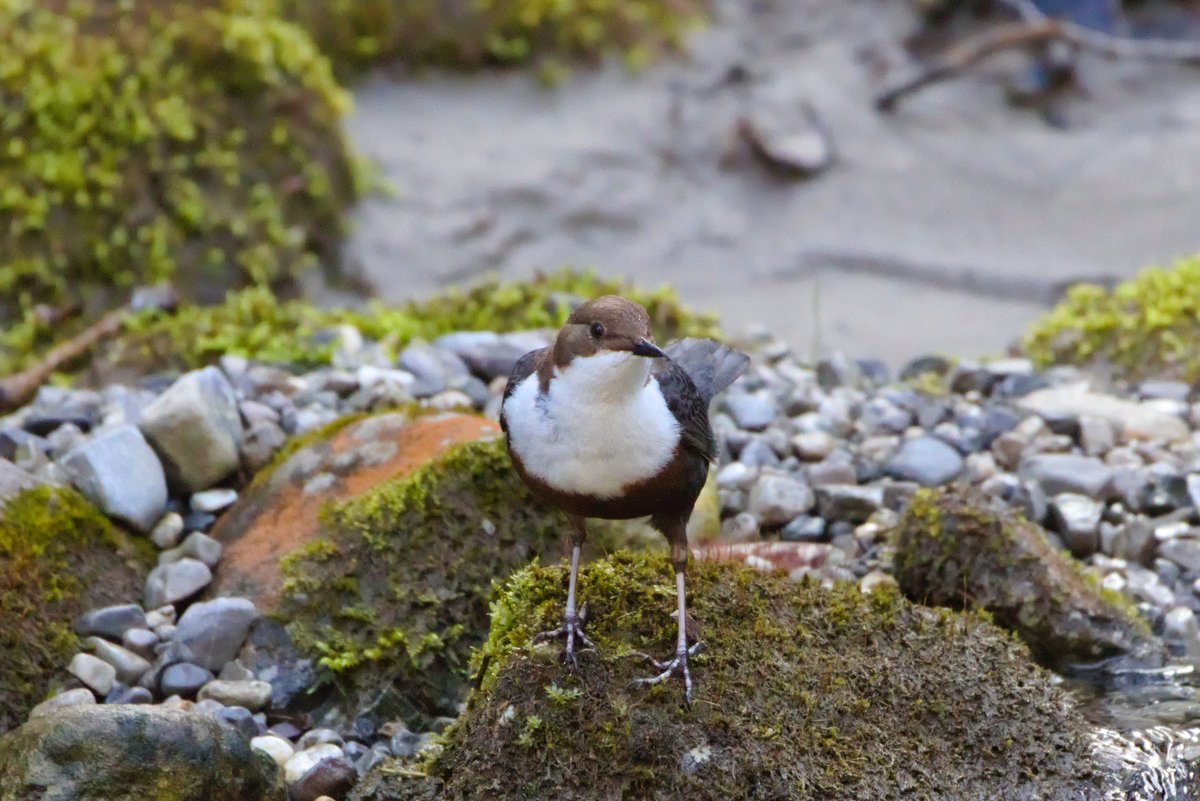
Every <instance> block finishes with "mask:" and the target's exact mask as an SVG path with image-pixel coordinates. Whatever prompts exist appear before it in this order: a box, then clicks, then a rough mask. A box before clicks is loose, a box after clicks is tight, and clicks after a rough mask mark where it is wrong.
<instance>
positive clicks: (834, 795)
mask: <svg viewBox="0 0 1200 801" xmlns="http://www.w3.org/2000/svg"><path fill="white" fill-rule="evenodd" d="M565 573H566V571H565V569H563V568H561V567H532V568H530V569H528V570H526V571H524V572H522V573H520V574H518V575H517V576H516V577H515V578H514V579H513V581H512V582H511V583H510V584H509V586H508V587H507V589H506V591H505V593H504V595H503V596H502V597H501V599H500V600H499V602H498V603H497V604H496V608H495V611H494V614H493V618H492V629H491V634H490V637H489V641H488V645H487V647H486V650H485V651H484V656H483V658H484V664H485V665H486V671H485V673H484V676H483V681H482V686H481V689H480V690H479V691H478V692H477V693H476V694H474V695H473V696H472V698H471V701H470V704H469V708H468V710H467V711H466V713H465V714H464V716H463V717H462V718H461V719H460V720H459V721H458V722H457V723H456V724H455V725H454V726H453V727H452V728H451V729H450V730H449V732H448V733H447V735H446V738H445V742H444V747H443V749H442V750H441V751H440V752H439V753H437V754H435V755H432V756H431V757H430V758H429V759H428V761H427V762H425V763H424V764H419V765H415V766H413V765H409V766H407V767H403V766H394V765H384V766H383V767H381V768H380V769H378V770H376V771H375V772H373V773H371V774H370V775H368V777H366V779H365V780H364V781H363V782H362V783H361V784H360V785H359V787H358V788H357V789H356V791H355V792H354V794H353V796H352V798H353V799H355V801H400V800H401V799H403V800H404V801H409V800H411V799H422V800H423V801H432V800H433V799H441V800H448V799H478V798H488V799H492V801H501V800H502V799H514V801H516V799H526V798H556V799H562V800H563V801H570V800H571V799H581V800H582V799H588V801H593V800H595V799H623V798H637V799H645V800H647V801H648V800H649V799H663V800H664V801H665V800H666V799H672V801H674V799H681V798H686V799H689V801H706V800H707V799H713V800H714V801H715V800H716V799H722V801H723V800H724V799H729V798H753V799H821V801H861V799H868V798H869V799H881V800H882V799H901V798H906V799H907V798H920V799H945V801H950V800H951V799H953V800H954V801H961V800H962V799H968V798H972V799H973V798H1007V799H1022V798H1028V799H1031V798H1087V797H1092V795H1091V794H1092V793H1094V791H1095V788H1096V786H1097V782H1098V778H1097V777H1095V776H1093V774H1092V771H1091V768H1090V764H1089V758H1088V753H1087V738H1086V735H1085V728H1086V727H1085V726H1084V724H1083V722H1082V720H1081V718H1080V716H1079V715H1078V713H1077V712H1076V711H1075V709H1074V707H1073V704H1072V703H1071V701H1070V699H1068V698H1067V697H1066V696H1065V695H1064V694H1063V693H1062V692H1061V691H1060V690H1059V689H1057V688H1056V687H1055V686H1053V684H1052V683H1051V681H1050V677H1049V675H1048V674H1047V673H1045V672H1044V671H1043V670H1042V669H1041V668H1039V667H1037V666H1036V665H1034V664H1033V663H1032V662H1031V661H1030V660H1029V658H1028V654H1027V652H1026V651H1025V649H1024V648H1023V647H1022V646H1021V645H1020V644H1019V643H1017V642H1015V641H1014V640H1013V639H1012V638H1011V637H1009V636H1008V635H1007V634H1005V633H1004V632H1001V631H1000V630H998V629H996V628H994V627H992V626H991V625H989V624H988V623H986V622H984V621H982V620H981V619H980V618H978V617H975V616H973V615H969V614H967V615H964V614H959V613H953V612H950V611H948V610H932V609H928V608H924V607H919V606H914V605H911V604H909V603H908V602H907V601H905V600H904V599H903V598H902V597H901V596H900V595H899V594H898V593H896V592H895V591H884V590H880V591H876V592H873V593H869V594H863V593H862V592H861V591H860V590H859V588H858V587H857V586H856V585H854V584H839V585H835V586H834V588H833V589H831V590H824V589H821V588H820V587H819V586H817V585H816V584H815V583H813V582H810V581H802V582H792V581H789V580H787V579H786V578H784V577H782V576H764V575H762V574H760V573H758V572H756V571H754V570H752V569H750V568H747V567H744V566H734V565H729V564H720V563H712V562H703V563H699V564H697V565H695V566H694V569H693V570H692V571H690V573H689V586H688V595H689V600H690V603H691V610H690V611H691V614H692V615H694V617H695V619H696V620H697V621H698V622H699V626H700V634H701V637H702V639H703V640H704V641H705V642H706V643H707V646H708V647H707V650H706V651H705V652H704V653H703V655H701V656H699V657H697V658H695V659H694V662H693V678H694V680H695V681H696V695H697V699H696V701H695V703H694V704H693V705H692V707H691V708H688V707H686V706H685V705H684V704H683V703H682V695H683V691H682V688H681V687H680V686H679V684H678V683H669V684H666V685H659V686H656V687H653V688H631V687H630V682H631V680H632V679H634V678H636V677H640V676H644V675H646V673H647V670H648V667H647V666H646V665H645V664H644V663H643V662H642V661H641V660H639V659H637V658H634V657H633V654H632V652H633V651H634V650H645V651H649V652H651V653H654V654H657V655H662V654H663V653H664V652H665V651H666V650H669V649H670V647H671V645H672V643H673V639H674V636H673V635H674V629H675V623H674V621H673V620H672V619H671V617H670V616H669V613H670V611H671V609H672V608H673V606H674V602H673V595H674V586H673V584H674V582H673V581H672V580H671V569H670V565H669V563H668V561H667V560H666V558H664V557H657V556H656V557H646V556H634V555H629V554H625V553H621V554H617V555H614V556H613V557H611V558H609V559H606V560H603V561H600V562H595V563H592V564H589V565H588V566H587V567H586V568H585V569H584V571H583V574H582V578H581V584H580V592H581V595H582V597H583V598H585V599H587V601H588V603H589V605H590V607H591V610H592V613H591V617H590V619H589V621H588V623H589V629H588V631H589V634H590V636H591V637H592V638H593V639H594V640H595V641H596V645H597V648H598V652H591V651H585V652H584V653H583V654H582V656H581V658H580V664H579V667H578V669H577V670H576V671H574V672H572V671H571V670H569V669H568V668H566V667H565V666H563V665H561V664H559V662H558V660H557V658H556V651H557V648H556V647H554V646H549V647H548V646H538V647H533V648H531V647H530V646H529V645H528V643H529V640H530V637H531V635H532V634H533V633H534V632H536V631H538V630H541V629H544V628H546V627H548V626H553V625H555V624H556V623H557V621H558V618H559V615H561V605H562V601H563V595H564V590H563V584H564V582H565Z"/></svg>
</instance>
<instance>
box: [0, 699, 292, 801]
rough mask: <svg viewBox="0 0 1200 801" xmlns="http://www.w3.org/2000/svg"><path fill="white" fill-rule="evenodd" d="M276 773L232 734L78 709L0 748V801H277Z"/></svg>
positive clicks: (124, 711)
mask: <svg viewBox="0 0 1200 801" xmlns="http://www.w3.org/2000/svg"><path fill="white" fill-rule="evenodd" d="M285 798H287V790H286V788H285V787H284V784H283V776H282V775H281V771H280V770H279V767H278V766H277V765H276V764H275V763H274V762H273V761H272V760H271V758H270V757H268V756H267V755H266V754H264V753H262V752H261V751H258V750H256V749H253V748H251V747H250V743H249V742H248V741H247V740H246V738H245V736H243V735H242V734H241V733H240V732H238V731H237V730H236V729H234V728H233V727H231V726H224V725H222V724H220V723H218V722H217V721H216V719H214V718H212V717H210V716H208V715H198V714H193V713H189V712H185V711H183V710H179V709H164V708H162V707H155V706H140V705H126V704H120V705H112V706H77V707H67V708H64V709H58V710H55V711H54V712H52V713H50V714H48V715H45V716H41V717H37V718H34V719H32V720H30V721H29V722H28V723H26V724H25V725H24V726H22V727H21V728H19V729H17V730H15V731H13V732H10V733H9V734H7V735H6V736H5V737H3V738H0V801H32V799H45V801H50V799H56V800H57V799H81V800H82V799H87V801H284V799H285Z"/></svg>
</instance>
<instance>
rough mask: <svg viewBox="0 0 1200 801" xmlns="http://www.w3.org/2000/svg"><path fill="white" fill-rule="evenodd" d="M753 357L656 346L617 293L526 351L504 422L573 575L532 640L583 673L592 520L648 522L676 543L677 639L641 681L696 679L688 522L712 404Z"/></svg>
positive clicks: (689, 345)
mask: <svg viewBox="0 0 1200 801" xmlns="http://www.w3.org/2000/svg"><path fill="white" fill-rule="evenodd" d="M748 363H749V358H748V357H747V356H746V355H745V354H744V353H740V352H738V351H735V350H732V349H731V348H727V347H725V346H723V345H720V344H718V343H716V342H713V341H712V340H708V339H685V340H681V341H679V342H675V343H672V344H671V345H669V346H668V347H667V349H666V350H665V351H663V350H662V349H660V348H659V347H658V346H656V345H655V344H654V341H653V338H652V335H651V332H650V315H649V314H647V313H646V310H645V309H644V308H643V307H642V306H641V305H639V304H637V303H634V302H633V301H630V300H627V299H625V298H621V297H617V296H615V295H607V296H604V297H601V298H597V299H595V300H592V301H589V302H587V303H584V304H583V305H581V306H579V307H578V308H577V309H575V310H574V312H572V314H571V316H570V317H569V318H568V319H567V322H566V324H565V325H564V326H563V327H562V329H561V330H560V331H559V332H558V336H557V337H556V339H555V341H554V344H553V345H551V346H550V347H548V348H542V349H540V350H535V351H532V352H530V353H527V354H525V355H524V356H522V357H521V359H519V360H518V361H517V363H516V365H515V366H514V367H513V370H512V374H511V375H510V376H509V379H508V386H507V387H506V388H505V390H504V401H503V404H502V406H501V411H500V425H501V427H502V428H503V429H504V432H505V435H506V436H507V441H508V450H509V453H510V454H511V456H512V460H513V464H514V465H515V466H516V469H517V472H518V473H519V474H520V476H521V478H522V479H523V480H524V481H525V483H526V484H527V485H528V486H529V488H530V489H531V490H532V491H533V494H534V495H535V496H536V497H537V498H539V499H540V500H542V501H544V502H546V503H548V504H550V505H552V506H557V507H559V508H561V509H563V510H564V511H565V512H566V513H567V515H568V517H569V520H570V524H571V534H572V538H571V576H570V581H569V583H568V589H567V607H566V614H565V616H564V618H563V624H562V626H560V627H559V628H557V629H554V630H553V631H547V632H542V633H541V634H539V635H537V637H535V638H534V641H535V642H538V641H543V640H548V639H556V638H559V637H562V638H564V639H565V640H566V644H565V650H564V652H563V658H564V660H565V661H566V662H567V663H568V664H569V665H572V666H574V664H575V643H576V641H579V642H580V643H582V645H583V646H585V647H589V648H590V647H593V646H592V642H591V641H590V640H589V639H588V637H587V635H586V634H584V632H583V624H584V619H585V617H586V605H584V606H583V607H582V608H581V609H580V610H577V608H576V595H575V589H576V581H577V577H578V573H579V558H580V550H581V548H582V546H583V542H584V540H585V538H586V537H587V527H586V524H585V522H584V518H587V517H599V518H607V519H615V520H624V519H630V518H638V517H649V518H650V524H651V525H652V526H654V528H656V529H658V531H660V532H661V533H662V534H663V536H665V537H666V538H667V542H668V543H669V544H670V546H671V561H672V563H673V564H674V567H675V591H676V594H677V597H678V616H679V620H678V624H679V638H678V641H677V643H676V647H675V654H674V656H673V657H672V658H670V659H668V660H666V661H662V662H660V661H658V660H656V659H653V658H652V657H649V656H647V657H646V658H647V659H648V660H649V661H650V662H651V663H653V664H654V665H655V668H656V669H657V670H659V671H660V672H659V673H658V674H656V675H654V676H651V677H649V678H645V679H639V680H638V682H637V683H638V684H641V685H646V684H657V683H659V682H663V681H666V680H667V679H669V678H671V677H672V676H679V677H681V678H682V679H683V682H684V687H685V694H686V698H687V700H688V702H689V703H690V702H691V697H692V678H691V674H690V672H689V671H688V657H689V656H691V655H693V654H695V653H696V651H697V650H699V649H700V648H701V647H702V645H701V643H696V644H695V645H693V646H692V647H691V648H690V649H689V647H688V642H687V633H686V621H687V611H686V600H685V592H684V583H685V582H684V575H685V571H686V569H687V558H688V542H687V530H686V527H687V522H688V518H689V517H690V516H691V513H692V507H693V506H694V505H695V503H696V498H697V497H698V496H699V495H700V490H701V489H702V488H703V487H704V483H705V481H706V479H707V477H708V467H709V464H710V462H712V461H713V460H714V459H715V458H716V439H715V438H714V436H713V432H712V428H711V427H710V425H709V422H708V405H709V401H710V400H711V399H712V397H713V396H714V395H715V394H716V393H718V392H720V391H721V390H722V389H724V388H725V387H727V386H729V385H730V384H732V383H733V381H734V380H735V379H736V378H737V377H738V376H739V375H741V374H742V372H743V371H744V370H745V369H746V366H747V364H748Z"/></svg>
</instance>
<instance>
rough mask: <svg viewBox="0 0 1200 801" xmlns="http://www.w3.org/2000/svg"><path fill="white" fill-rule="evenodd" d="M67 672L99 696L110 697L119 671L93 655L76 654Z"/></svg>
mask: <svg viewBox="0 0 1200 801" xmlns="http://www.w3.org/2000/svg"><path fill="white" fill-rule="evenodd" d="M67 671H68V672H70V674H71V675H72V676H74V677H75V678H77V679H79V680H80V681H81V682H83V683H84V684H86V685H87V686H88V687H90V688H91V689H92V691H94V692H95V693H96V695H99V696H105V695H108V693H109V692H110V691H111V690H112V688H113V682H114V681H116V678H117V671H116V669H115V668H114V667H113V666H112V665H110V664H108V663H107V662H105V661H104V660H102V659H100V658H99V657H95V656H92V655H91V654H75V656H74V658H72V659H71V664H70V665H68V666H67Z"/></svg>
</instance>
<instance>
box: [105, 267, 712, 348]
mask: <svg viewBox="0 0 1200 801" xmlns="http://www.w3.org/2000/svg"><path fill="white" fill-rule="evenodd" d="M605 294H623V295H625V296H626V297H629V298H632V299H634V300H636V301H638V302H639V303H641V304H642V305H644V306H645V307H646V308H647V310H648V311H649V312H650V319H651V323H652V325H653V326H654V331H655V336H656V337H658V339H659V341H663V342H665V341H668V340H671V339H677V338H680V337H684V336H714V335H716V334H717V325H716V320H715V318H713V317H711V316H709V315H705V314H697V313H694V312H691V311H689V310H687V309H686V308H684V307H683V306H682V304H680V302H679V299H678V297H676V295H675V293H674V292H673V291H671V290H670V289H668V288H666V287H663V288H660V289H656V290H643V289H638V288H637V287H634V286H631V285H629V284H626V283H625V282H622V281H619V280H611V279H603V278H599V277H597V276H596V275H595V274H593V273H590V272H576V271H573V270H560V271H557V272H554V273H549V274H544V275H537V276H535V277H534V278H532V279H530V280H528V281H518V282H512V283H501V282H500V281H499V280H498V279H495V278H491V279H487V280H484V281H481V282H479V283H477V284H475V285H473V286H471V287H469V288H467V289H465V290H450V291H448V292H446V293H443V294H441V295H436V296H434V297H432V298H429V299H426V300H423V301H413V302H410V303H406V304H404V305H401V306H396V307H388V306H384V305H382V304H374V305H372V306H371V307H369V308H368V309H365V310H351V309H333V310H329V309H318V308H315V307H313V306H311V305H309V304H306V303H303V302H300V301H292V302H286V303H280V302H279V301H277V300H276V299H275V297H274V296H273V295H272V294H271V293H270V292H269V291H268V290H266V289H249V290H246V291H244V292H241V293H236V294H233V295H231V296H230V297H228V298H227V299H226V300H225V302H224V303H223V304H221V305H218V306H207V307H205V306H189V307H185V308H183V309H181V310H180V311H179V312H177V313H174V314H166V313H161V312H148V313H146V314H144V315H142V316H140V317H139V318H137V319H136V320H134V321H132V322H131V323H130V325H129V330H128V332H127V333H126V334H125V335H124V336H122V337H121V339H120V340H119V341H118V342H117V343H116V345H117V347H116V350H115V356H116V358H117V359H118V360H119V361H122V362H125V363H128V364H133V365H138V366H140V367H141V368H142V369H153V368H162V367H176V368H183V369H192V368H195V367H198V366H202V365H204V364H210V363H212V362H214V361H216V360H217V359H218V358H219V357H220V356H222V355H224V354H227V353H228V354H235V355H238V356H245V357H247V358H253V359H257V360H260V361H266V362H279V363H285V364H291V365H296V366H300V367H311V366H315V365H319V364H325V363H328V362H329V359H330V355H331V353H332V351H333V348H334V344H333V342H332V341H331V338H330V337H327V336H326V337H322V336H320V334H321V333H322V332H328V331H330V330H331V329H333V328H335V327H336V326H339V325H352V326H354V327H356V328H357V329H358V330H359V331H360V332H361V333H362V334H363V335H364V336H367V337H369V338H371V339H375V340H378V341H380V342H384V343H386V344H388V345H390V346H391V348H392V349H394V350H395V349H399V348H402V347H403V346H404V345H406V344H407V343H408V342H409V341H411V340H413V339H415V338H418V337H420V338H424V339H434V338H436V337H438V336H441V335H442V334H448V333H451V332H454V331H468V330H479V331H500V332H503V331H519V330H528V329H536V328H556V327H558V326H560V325H562V324H563V323H564V322H565V321H566V319H567V316H568V315H569V314H570V313H571V304H572V302H573V301H578V300H580V299H587V298H592V297H596V296H598V295H605Z"/></svg>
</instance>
